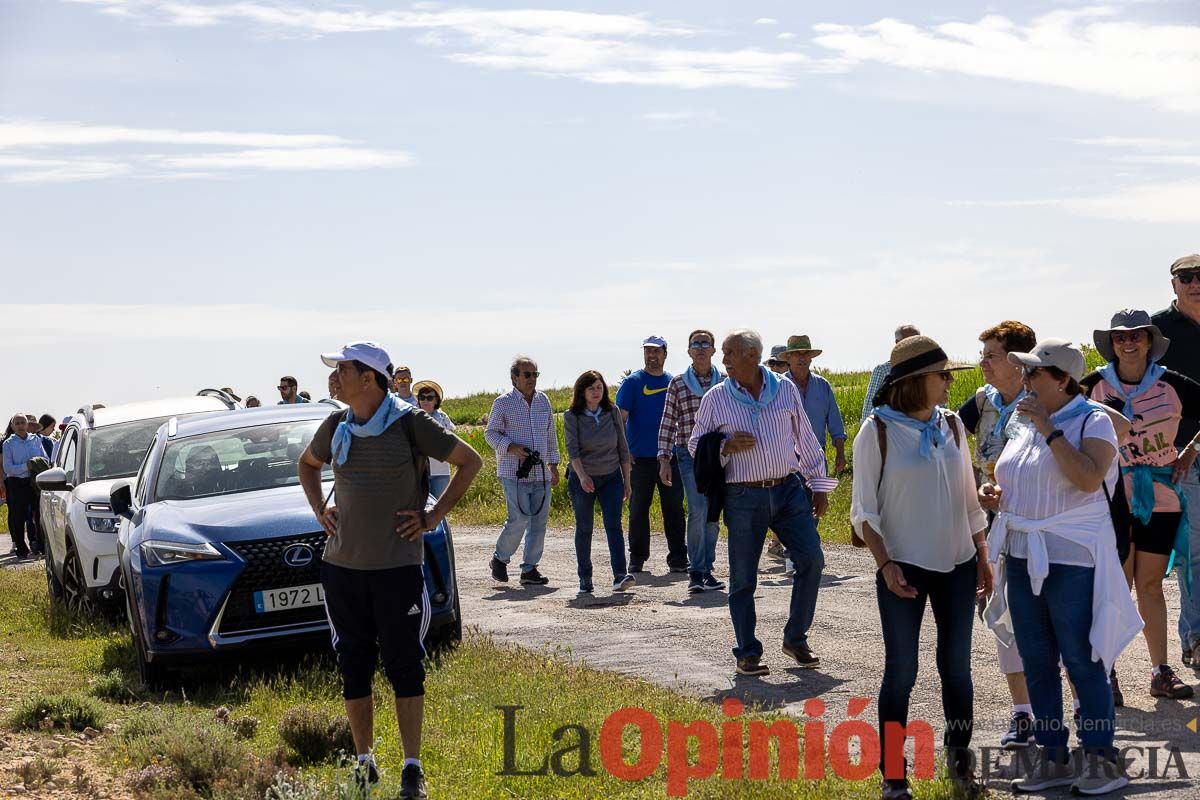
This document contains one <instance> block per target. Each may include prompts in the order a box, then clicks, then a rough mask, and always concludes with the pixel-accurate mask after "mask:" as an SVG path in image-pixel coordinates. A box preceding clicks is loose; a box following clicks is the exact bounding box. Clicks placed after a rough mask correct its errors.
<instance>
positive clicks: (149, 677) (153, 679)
mask: <svg viewBox="0 0 1200 800" xmlns="http://www.w3.org/2000/svg"><path fill="white" fill-rule="evenodd" d="M125 617H126V619H127V620H128V622H129V635H130V636H131V637H133V653H134V658H135V659H137V665H138V678H140V679H141V682H142V688H144V689H147V690H149V691H158V690H160V689H165V688H168V686H169V680H168V678H169V673H168V672H167V669H166V667H164V666H163V665H162V664H155V663H154V662H153V661H150V660H149V659H148V658H147V656H146V644H145V642H144V641H143V640H142V626H141V625H139V624H138V621H137V615H136V614H135V613H134V610H133V592H132V591H131V590H130V587H129V585H128V582H127V583H126V589H125Z"/></svg>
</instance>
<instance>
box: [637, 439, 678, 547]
mask: <svg viewBox="0 0 1200 800" xmlns="http://www.w3.org/2000/svg"><path fill="white" fill-rule="evenodd" d="M629 483H630V489H631V491H630V497H629V560H630V561H632V562H633V563H634V564H643V563H645V562H646V561H647V560H649V558H650V504H651V503H652V502H654V487H655V486H657V487H658V502H659V506H660V507H661V508H662V515H663V528H665V529H666V533H667V566H669V567H685V566H687V543H686V541H685V540H684V523H683V486H682V485H681V484H682V483H683V482H682V481H681V480H680V479H679V466H678V464H677V463H675V461H674V460H672V462H671V485H670V486H667V485H665V484H664V483H663V482H662V481H661V480H659V478H658V459H657V458H635V459H634V460H633V470H632V472H631V474H630V476H629Z"/></svg>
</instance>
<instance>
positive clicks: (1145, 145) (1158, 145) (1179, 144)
mask: <svg viewBox="0 0 1200 800" xmlns="http://www.w3.org/2000/svg"><path fill="white" fill-rule="evenodd" d="M1070 141H1072V142H1074V143H1075V144H1082V145H1087V146H1089V147H1125V148H1130V149H1133V150H1193V149H1200V139H1160V138H1154V137H1150V136H1101V137H1099V138H1096V139H1071V140H1070Z"/></svg>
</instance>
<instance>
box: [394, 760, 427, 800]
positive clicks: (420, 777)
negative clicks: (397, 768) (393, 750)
mask: <svg viewBox="0 0 1200 800" xmlns="http://www.w3.org/2000/svg"><path fill="white" fill-rule="evenodd" d="M400 800H429V793H428V792H426V791H425V772H424V771H423V770H422V769H421V766H420V765H419V764H409V765H408V766H407V767H405V768H404V771H403V772H401V773H400Z"/></svg>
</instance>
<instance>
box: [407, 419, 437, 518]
mask: <svg viewBox="0 0 1200 800" xmlns="http://www.w3.org/2000/svg"><path fill="white" fill-rule="evenodd" d="M412 416H413V412H412V411H410V412H408V413H407V414H405V415H404V416H403V417H401V418H400V427H401V428H402V429H403V430H404V438H405V439H407V440H408V449H409V450H411V451H412V463H413V468H414V469H415V470H416V471H417V475H418V476H419V477H418V481H419V488H420V490H421V510H422V511H424V510H425V503H426V501H427V500H428V499H429V485H430V478H429V456H427V455H425V454H424V453H422V452H421V451H420V450H418V449H417V432H416V429H415V428H414V427H413V421H412Z"/></svg>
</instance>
